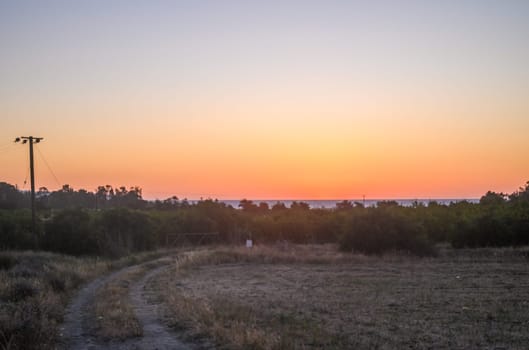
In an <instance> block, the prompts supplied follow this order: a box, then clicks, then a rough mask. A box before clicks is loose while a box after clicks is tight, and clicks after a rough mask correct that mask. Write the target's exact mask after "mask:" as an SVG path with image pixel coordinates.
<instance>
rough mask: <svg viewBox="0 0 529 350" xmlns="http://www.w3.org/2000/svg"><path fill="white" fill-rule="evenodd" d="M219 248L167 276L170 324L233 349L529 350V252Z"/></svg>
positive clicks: (182, 263) (191, 259)
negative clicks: (379, 253) (382, 253)
mask: <svg viewBox="0 0 529 350" xmlns="http://www.w3.org/2000/svg"><path fill="white" fill-rule="evenodd" d="M334 252H335V250H334V249H333V248H332V247H329V246H328V247H321V246H320V247H307V246H303V247H297V246H290V247H288V248H287V249H285V248H284V247H280V248H276V247H257V248H256V249H253V250H247V249H244V248H241V249H229V248H220V249H216V250H213V251H209V252H201V253H196V254H192V255H188V256H186V258H184V259H183V260H181V261H180V262H179V263H178V264H176V265H175V268H174V269H173V270H172V271H171V272H170V273H169V272H168V273H167V274H166V275H165V276H164V278H165V279H162V278H160V279H159V280H158V283H160V284H161V285H160V287H159V288H160V289H161V290H162V291H165V293H163V299H164V301H165V303H166V306H167V311H168V314H167V317H168V322H169V323H170V324H171V325H172V326H173V327H174V328H177V329H180V330H183V331H184V332H185V333H186V334H187V336H188V337H190V338H192V337H207V338H209V339H213V342H214V343H216V344H217V346H220V347H225V348H228V349H248V348H253V349H312V348H325V349H332V348H336V349H349V348H354V349H396V348H419V349H423V348H435V349H475V348H480V349H494V348H508V349H525V348H526V347H527V344H529V302H528V301H527V300H529V271H528V270H527V266H528V265H527V264H528V261H527V250H519V249H477V250H459V251H454V250H452V249H448V248H444V249H441V253H440V256H439V257H438V258H428V259H419V258H412V257H406V256H386V257H382V258H376V257H366V256H351V255H342V254H339V253H334Z"/></svg>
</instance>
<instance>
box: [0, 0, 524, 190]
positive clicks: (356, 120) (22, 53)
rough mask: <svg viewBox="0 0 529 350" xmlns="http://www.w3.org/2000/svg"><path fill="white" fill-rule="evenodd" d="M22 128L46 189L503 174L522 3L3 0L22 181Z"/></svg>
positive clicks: (240, 186)
mask: <svg viewBox="0 0 529 350" xmlns="http://www.w3.org/2000/svg"><path fill="white" fill-rule="evenodd" d="M29 135H33V136H41V137H44V141H43V142H42V143H41V144H39V145H37V146H36V148H37V149H38V150H37V151H36V158H35V159H36V169H37V170H36V176H37V187H40V186H46V187H48V188H49V189H50V190H51V189H57V188H59V187H60V185H62V184H70V185H71V186H73V187H74V188H76V189H78V188H85V189H87V190H94V189H95V188H96V186H97V185H105V184H111V185H115V186H120V185H125V186H127V187H129V186H134V185H138V186H140V187H142V188H143V191H144V196H145V197H147V198H166V197H168V196H170V195H173V194H174V195H178V196H179V197H181V198H183V197H187V198H190V199H194V198H200V197H212V198H219V199H240V198H254V199H287V198H295V199H346V198H361V197H362V195H366V198H476V197H479V196H481V195H482V194H484V193H485V192H486V191H487V190H494V191H504V192H513V191H514V190H516V189H517V188H518V187H519V186H521V185H523V184H524V183H525V182H526V181H528V180H529V1H526V0H521V1H508V0H503V1H489V0H476V1H465V0H457V1H426V0H422V1H332V0H331V1H323V0H322V1H222V0H211V1H205V0H189V1H177V0H174V1H131V0H126V1H125V0H123V1H113V0H104V1H103V0H101V1H98V0H95V1H94V0H91V1H44V0H38V1H20V0H13V1H7V0H0V182H1V181H4V182H8V183H11V184H18V186H19V187H20V188H22V187H24V185H23V182H24V179H25V178H26V176H27V172H28V150H27V147H26V146H25V145H20V144H14V143H13V142H12V141H13V140H14V139H15V137H17V136H29ZM46 162H47V165H46ZM50 169H51V171H50ZM52 172H53V174H54V175H53V174H52ZM25 188H26V189H27V188H29V185H26V186H25Z"/></svg>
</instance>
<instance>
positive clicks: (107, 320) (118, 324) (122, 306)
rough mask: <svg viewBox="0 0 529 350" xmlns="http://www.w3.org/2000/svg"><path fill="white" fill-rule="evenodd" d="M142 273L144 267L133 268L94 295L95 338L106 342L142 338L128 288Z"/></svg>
mask: <svg viewBox="0 0 529 350" xmlns="http://www.w3.org/2000/svg"><path fill="white" fill-rule="evenodd" d="M144 273H145V267H135V268H133V269H132V270H130V271H128V272H127V273H125V274H123V275H120V276H119V278H116V279H114V280H112V281H111V282H109V283H108V284H106V285H105V286H104V287H103V288H101V289H100V290H99V291H98V292H97V293H96V296H95V302H94V315H93V316H94V318H95V320H94V324H95V330H94V333H95V334H94V335H95V336H96V337H98V338H100V339H103V340H107V341H108V340H115V339H117V340H124V339H127V338H132V337H141V336H142V333H143V332H142V328H141V325H140V324H139V322H138V319H137V318H136V316H135V315H134V310H133V308H132V306H131V304H130V301H129V286H130V283H131V281H133V280H136V279H138V278H139V277H140V276H141V275H143V274H144Z"/></svg>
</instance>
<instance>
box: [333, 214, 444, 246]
mask: <svg viewBox="0 0 529 350" xmlns="http://www.w3.org/2000/svg"><path fill="white" fill-rule="evenodd" d="M339 243H340V249H341V250H344V251H355V252H359V253H364V254H383V253H387V252H404V253H407V254H413V255H417V256H430V255H435V247H434V244H433V243H432V242H431V241H429V240H428V239H427V238H426V236H425V235H424V233H423V230H422V228H421V226H419V225H417V224H416V223H415V222H414V221H412V220H411V219H409V218H407V217H405V216H404V215H402V214H400V213H398V212H397V211H394V210H391V209H390V208H384V209H382V208H378V209H369V210H367V211H366V212H365V213H364V214H361V215H356V216H353V217H351V220H350V223H349V224H348V225H346V229H345V233H344V235H343V236H342V237H341V239H340V242H339Z"/></svg>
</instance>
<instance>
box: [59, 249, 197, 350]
mask: <svg viewBox="0 0 529 350" xmlns="http://www.w3.org/2000/svg"><path fill="white" fill-rule="evenodd" d="M160 260H161V259H160ZM169 262H170V260H167V263H164V264H163V265H162V266H158V267H155V268H153V269H151V270H150V271H148V272H147V273H146V274H144V275H143V277H141V278H140V279H139V280H137V281H134V282H133V283H132V285H131V287H130V289H129V297H130V302H131V304H132V307H133V309H134V312H135V314H136V317H137V319H138V321H139V322H140V324H141V326H142V328H143V336H142V337H139V338H133V339H127V340H125V341H110V342H102V341H99V340H97V339H96V338H95V337H94V336H93V329H92V328H93V327H91V325H90V322H91V317H90V316H91V309H90V308H91V306H92V305H93V302H94V298H95V295H96V293H97V291H98V290H99V289H100V288H102V287H103V286H105V285H106V284H107V283H109V282H111V281H113V280H115V279H117V278H119V277H120V276H123V275H125V274H126V273H128V272H129V271H131V270H132V269H135V268H138V266H139V265H134V266H130V267H127V268H124V269H121V270H119V271H116V272H113V273H111V274H110V275H108V276H103V277H100V278H97V279H95V280H94V281H92V282H90V283H89V284H87V285H86V286H85V287H83V288H82V289H81V290H80V291H79V293H78V294H77V296H76V297H75V298H74V299H73V300H72V302H71V303H70V305H69V307H68V308H67V310H66V314H65V318H64V323H63V326H62V328H61V331H62V332H61V338H62V340H61V344H60V347H61V348H64V349H72V350H92V349H137V350H155V349H157V350H162V349H174V350H188V349H189V350H191V349H194V347H193V346H191V345H187V344H184V343H182V342H180V341H179V340H178V339H177V336H176V334H173V333H171V332H170V331H169V330H168V329H167V328H166V327H165V326H164V325H163V324H162V323H161V322H160V321H159V317H158V305H156V304H153V303H151V302H150V300H152V299H153V298H151V297H150V296H151V295H150V294H152V293H154V291H149V290H146V285H147V283H148V281H149V280H150V279H152V278H154V277H155V276H156V275H158V274H159V273H161V272H162V271H163V270H164V269H166V268H168V267H169V266H170V264H169ZM147 264H149V263H146V266H149V265H147Z"/></svg>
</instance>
